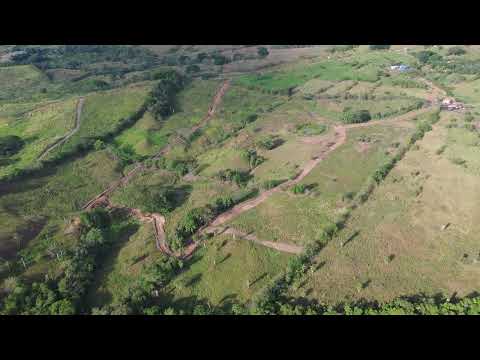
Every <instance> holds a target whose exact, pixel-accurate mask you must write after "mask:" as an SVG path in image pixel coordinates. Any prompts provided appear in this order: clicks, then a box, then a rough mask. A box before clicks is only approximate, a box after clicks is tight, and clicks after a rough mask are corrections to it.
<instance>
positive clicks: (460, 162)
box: [450, 158, 467, 166]
mask: <svg viewBox="0 0 480 360" xmlns="http://www.w3.org/2000/svg"><path fill="white" fill-rule="evenodd" d="M450 160H451V162H452V163H454V164H456V165H462V166H465V164H466V163H467V161H466V160H464V159H461V158H453V159H450Z"/></svg>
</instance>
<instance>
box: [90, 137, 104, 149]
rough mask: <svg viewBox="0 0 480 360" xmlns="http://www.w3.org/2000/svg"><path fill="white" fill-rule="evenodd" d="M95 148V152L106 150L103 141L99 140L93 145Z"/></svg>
mask: <svg viewBox="0 0 480 360" xmlns="http://www.w3.org/2000/svg"><path fill="white" fill-rule="evenodd" d="M93 148H94V149H95V151H100V150H102V149H104V148H105V143H104V142H103V141H102V140H100V139H98V140H96V141H95V143H94V144H93Z"/></svg>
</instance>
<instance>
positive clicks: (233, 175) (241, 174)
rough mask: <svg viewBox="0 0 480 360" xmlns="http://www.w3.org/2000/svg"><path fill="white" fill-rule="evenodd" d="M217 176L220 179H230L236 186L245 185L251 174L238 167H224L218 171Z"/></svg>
mask: <svg viewBox="0 0 480 360" xmlns="http://www.w3.org/2000/svg"><path fill="white" fill-rule="evenodd" d="M217 177H218V178H219V179H220V180H221V181H231V182H234V183H235V184H237V186H245V185H246V184H247V183H248V181H249V180H250V178H251V175H250V174H249V173H248V172H246V171H242V170H238V169H234V170H232V169H225V170H221V171H220V172H218V174H217Z"/></svg>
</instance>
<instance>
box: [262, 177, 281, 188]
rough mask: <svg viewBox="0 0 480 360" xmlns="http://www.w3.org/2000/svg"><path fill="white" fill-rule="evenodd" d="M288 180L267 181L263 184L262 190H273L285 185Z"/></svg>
mask: <svg viewBox="0 0 480 360" xmlns="http://www.w3.org/2000/svg"><path fill="white" fill-rule="evenodd" d="M285 181H286V180H285V179H280V180H274V179H272V180H265V181H264V182H263V183H262V188H263V189H265V190H270V189H273V188H274V187H277V186H278V185H280V184H282V183H284V182H285Z"/></svg>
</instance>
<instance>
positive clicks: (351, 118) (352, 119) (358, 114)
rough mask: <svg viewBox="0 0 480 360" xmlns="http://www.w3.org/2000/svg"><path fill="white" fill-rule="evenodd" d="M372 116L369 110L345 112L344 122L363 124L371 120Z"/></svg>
mask: <svg viewBox="0 0 480 360" xmlns="http://www.w3.org/2000/svg"><path fill="white" fill-rule="evenodd" d="M371 118H372V116H371V115H370V112H369V111H368V110H357V111H350V110H347V111H344V112H343V122H344V123H346V124H356V123H363V122H367V121H369V120H371Z"/></svg>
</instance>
